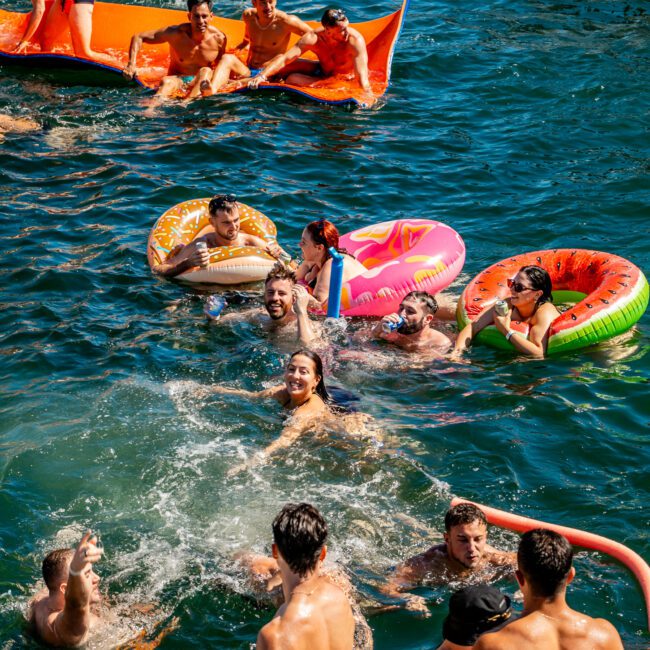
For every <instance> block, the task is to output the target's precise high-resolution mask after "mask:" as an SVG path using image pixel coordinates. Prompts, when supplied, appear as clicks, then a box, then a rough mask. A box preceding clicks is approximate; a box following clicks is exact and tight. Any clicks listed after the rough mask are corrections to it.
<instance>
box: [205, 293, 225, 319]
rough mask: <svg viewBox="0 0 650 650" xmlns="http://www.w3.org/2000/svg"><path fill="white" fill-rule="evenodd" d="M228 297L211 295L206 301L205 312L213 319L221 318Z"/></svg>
mask: <svg viewBox="0 0 650 650" xmlns="http://www.w3.org/2000/svg"><path fill="white" fill-rule="evenodd" d="M227 304H228V303H227V302H226V299H225V298H224V297H223V296H210V297H209V298H208V299H207V300H206V301H205V307H204V308H203V312H204V313H205V315H206V316H207V317H208V318H210V319H211V320H219V317H220V316H221V312H222V311H223V308H224V307H225V306H226V305H227Z"/></svg>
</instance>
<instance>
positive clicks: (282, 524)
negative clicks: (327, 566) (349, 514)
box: [273, 503, 327, 577]
mask: <svg viewBox="0 0 650 650" xmlns="http://www.w3.org/2000/svg"><path fill="white" fill-rule="evenodd" d="M326 539H327V523H326V522H325V519H323V517H322V515H321V514H320V512H318V510H316V508H314V506H312V505H310V504H309V503H298V504H295V503H287V505H285V506H284V508H282V510H280V513H279V514H278V516H277V517H276V518H275V519H274V521H273V541H274V542H275V544H276V545H277V547H278V550H279V551H280V553H281V555H282V557H283V558H284V560H285V562H286V563H287V564H288V565H289V568H290V569H291V570H292V571H293V572H294V573H297V574H298V575H299V576H301V577H302V576H305V575H306V574H307V573H309V572H310V571H313V570H314V569H315V568H316V565H317V564H318V559H319V557H320V552H321V549H322V548H323V545H324V544H325V540H326Z"/></svg>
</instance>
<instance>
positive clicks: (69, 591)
mask: <svg viewBox="0 0 650 650" xmlns="http://www.w3.org/2000/svg"><path fill="white" fill-rule="evenodd" d="M96 543H97V538H96V537H95V536H93V535H92V534H91V532H90V531H88V532H87V533H86V534H85V535H84V536H83V538H82V539H81V542H80V543H79V546H77V548H76V549H74V550H73V549H69V548H63V549H57V550H56V551H52V552H51V553H49V554H48V555H47V556H46V558H45V559H44V560H43V580H44V581H45V589H43V590H42V591H40V592H39V593H38V594H36V596H35V597H34V600H33V601H32V603H31V612H30V620H31V622H32V624H33V626H34V629H35V631H36V634H37V635H38V636H39V638H40V639H41V640H42V641H44V642H45V643H46V644H47V645H50V646H55V647H69V646H75V647H76V646H78V645H81V644H82V643H85V641H86V640H87V638H88V636H89V634H90V632H91V630H92V629H93V627H95V626H96V625H97V624H98V621H99V617H98V615H97V614H96V613H95V612H94V611H92V610H94V609H95V606H97V605H99V603H100V602H101V595H100V593H99V576H98V575H97V574H96V573H95V572H94V570H93V565H94V564H95V563H96V562H98V561H99V560H100V559H101V557H102V549H101V548H98V547H97V545H96Z"/></svg>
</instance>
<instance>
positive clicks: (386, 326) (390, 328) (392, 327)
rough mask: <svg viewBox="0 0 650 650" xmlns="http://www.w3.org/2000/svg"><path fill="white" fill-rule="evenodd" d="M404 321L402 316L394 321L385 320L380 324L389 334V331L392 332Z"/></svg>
mask: <svg viewBox="0 0 650 650" xmlns="http://www.w3.org/2000/svg"><path fill="white" fill-rule="evenodd" d="M405 322H406V321H405V320H404V318H403V317H402V316H400V317H399V320H398V321H397V322H396V323H392V322H386V323H382V324H381V328H382V329H383V330H384V332H385V333H386V334H390V333H391V332H394V331H395V330H397V329H399V328H400V327H402V325H404V323H405Z"/></svg>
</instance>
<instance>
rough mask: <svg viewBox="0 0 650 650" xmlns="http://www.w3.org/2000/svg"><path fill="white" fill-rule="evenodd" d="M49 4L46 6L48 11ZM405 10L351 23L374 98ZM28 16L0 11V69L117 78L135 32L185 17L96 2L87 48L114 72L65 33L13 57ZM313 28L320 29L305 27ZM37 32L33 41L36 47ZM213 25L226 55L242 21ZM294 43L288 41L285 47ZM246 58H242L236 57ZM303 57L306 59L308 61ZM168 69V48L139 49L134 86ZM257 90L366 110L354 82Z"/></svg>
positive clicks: (153, 84)
mask: <svg viewBox="0 0 650 650" xmlns="http://www.w3.org/2000/svg"><path fill="white" fill-rule="evenodd" d="M49 4H50V2H48V7H49ZM407 8H408V0H403V2H402V6H401V7H400V9H399V10H398V11H396V12H394V13H392V14H390V15H388V16H384V17H383V18H376V19H375V20H370V21H368V22H364V23H354V24H352V26H353V27H354V28H355V29H357V30H359V31H360V32H361V34H363V37H364V39H365V41H366V45H367V48H368V68H369V79H370V85H371V86H372V92H373V94H374V95H375V96H376V97H379V96H380V95H383V94H384V93H385V92H386V88H387V87H388V83H389V81H390V66H391V62H392V57H393V49H394V48H395V43H396V42H397V38H398V36H399V32H400V28H401V26H402V22H403V20H404V16H405V14H406V10H407ZM28 20H29V14H23V13H16V12H11V11H4V10H0V63H3V64H5V65H6V64H9V63H16V64H21V65H28V66H30V67H36V68H55V67H61V68H66V67H77V68H78V67H79V66H82V67H90V68H95V69H101V70H105V71H108V72H111V73H117V74H119V75H120V76H121V74H122V69H123V68H124V67H125V66H126V64H127V62H128V58H129V56H128V53H129V45H130V43H131V37H132V36H133V34H135V33H137V32H142V31H146V30H151V29H159V28H161V27H167V26H168V25H175V24H180V23H184V22H187V12H186V11H178V10H174V9H158V8H155V7H143V6H135V5H122V4H114V3H110V2H96V3H95V9H94V14H93V34H92V47H93V49H94V50H96V51H98V52H104V53H106V54H110V55H111V56H113V57H115V59H116V61H117V62H118V63H119V66H118V65H116V66H115V67H112V66H107V65H103V64H101V63H98V62H96V61H92V60H89V59H82V58H79V57H76V56H75V55H74V51H73V49H72V44H71V41H70V34H69V31H67V30H66V31H65V32H64V33H63V35H62V36H61V37H60V38H59V39H58V41H57V42H56V43H55V46H54V48H53V51H51V52H41V50H40V48H39V47H38V46H35V47H33V48H31V49H28V50H27V51H26V52H25V53H24V54H14V53H13V50H14V48H15V47H16V45H17V44H18V41H19V40H20V37H21V36H22V34H23V32H24V30H25V27H26V25H27V22H28ZM306 22H307V23H308V24H309V25H311V26H312V27H316V26H318V25H319V24H320V23H317V22H315V21H306ZM43 23H44V21H42V22H41V26H40V28H39V32H37V33H36V35H35V40H36V41H38V36H39V33H40V30H41V29H42V27H43ZM212 24H213V25H215V26H216V27H218V28H219V29H220V30H221V31H222V32H223V33H224V34H225V35H226V37H227V39H228V44H227V49H228V51H233V50H234V48H235V47H236V46H237V45H238V44H239V43H241V42H242V40H243V37H244V23H243V22H242V21H241V20H230V19H228V18H217V17H215V18H214V19H213V21H212ZM297 40H298V37H297V36H296V35H292V38H291V41H290V43H289V46H291V45H293V44H294V43H295V42H296V41H297ZM241 55H242V56H245V53H242V54H241ZM310 55H311V53H307V54H306V55H305V57H306V58H307V57H309V56H310ZM168 67H169V50H168V46H167V45H143V47H142V49H141V50H140V55H139V57H138V77H137V81H138V82H139V83H140V84H141V85H142V86H145V87H147V88H153V89H155V88H157V87H158V86H159V85H160V82H161V80H162V78H163V77H164V76H165V75H166V74H167V70H168ZM260 89H262V90H264V89H275V90H278V89H279V90H287V91H290V92H294V93H298V94H300V95H303V96H305V97H308V98H310V99H313V100H316V101H318V102H324V103H327V104H357V105H365V101H366V100H364V98H363V91H362V89H361V88H360V87H358V85H357V84H356V82H355V81H354V80H349V79H347V78H339V77H332V78H330V79H324V80H322V81H318V82H316V83H315V84H314V85H311V86H291V85H288V84H284V83H281V84H277V83H276V84H270V83H265V84H261V85H260ZM230 92H254V91H249V89H248V88H238V89H235V90H232V91H230Z"/></svg>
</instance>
